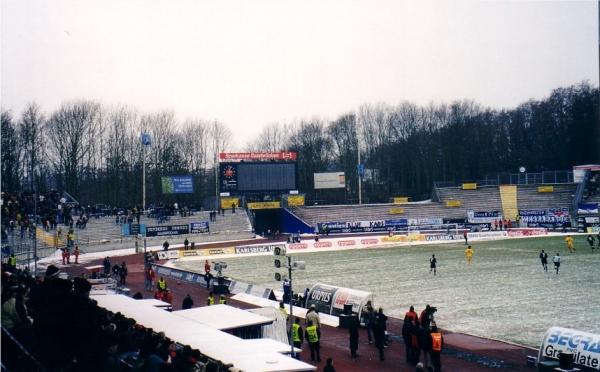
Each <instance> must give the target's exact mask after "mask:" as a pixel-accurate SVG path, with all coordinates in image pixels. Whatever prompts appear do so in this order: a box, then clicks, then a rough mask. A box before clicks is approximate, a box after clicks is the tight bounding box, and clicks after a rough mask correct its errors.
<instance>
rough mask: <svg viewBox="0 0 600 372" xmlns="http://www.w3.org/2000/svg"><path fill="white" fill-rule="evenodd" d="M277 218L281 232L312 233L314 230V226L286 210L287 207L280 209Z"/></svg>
mask: <svg viewBox="0 0 600 372" xmlns="http://www.w3.org/2000/svg"><path fill="white" fill-rule="evenodd" d="M279 218H280V221H279V225H280V226H281V232H283V233H286V234H295V233H298V231H300V233H302V234H313V233H314V232H315V228H314V227H312V226H310V225H309V224H307V223H306V222H304V221H302V220H301V219H300V218H298V217H297V216H296V215H295V214H293V213H292V212H290V211H289V210H287V208H283V209H281V213H280V214H279Z"/></svg>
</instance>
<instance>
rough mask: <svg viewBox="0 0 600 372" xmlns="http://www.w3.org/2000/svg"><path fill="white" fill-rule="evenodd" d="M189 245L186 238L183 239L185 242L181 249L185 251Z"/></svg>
mask: <svg viewBox="0 0 600 372" xmlns="http://www.w3.org/2000/svg"><path fill="white" fill-rule="evenodd" d="M189 245H190V241H189V240H188V239H187V238H185V240H184V241H183V249H184V250H186V251H187V250H188V246H189Z"/></svg>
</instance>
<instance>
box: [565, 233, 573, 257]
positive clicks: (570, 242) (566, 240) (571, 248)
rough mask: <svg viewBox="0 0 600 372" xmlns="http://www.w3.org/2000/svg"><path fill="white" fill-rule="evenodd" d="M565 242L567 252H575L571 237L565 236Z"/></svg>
mask: <svg viewBox="0 0 600 372" xmlns="http://www.w3.org/2000/svg"><path fill="white" fill-rule="evenodd" d="M565 242H566V243H567V249H568V250H569V253H573V252H575V245H574V244H573V238H572V237H571V235H567V237H566V238H565Z"/></svg>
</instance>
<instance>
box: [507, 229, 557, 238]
mask: <svg viewBox="0 0 600 372" xmlns="http://www.w3.org/2000/svg"><path fill="white" fill-rule="evenodd" d="M506 233H507V234H508V236H509V237H517V236H540V235H548V230H546V229H543V228H530V229H511V230H508V231H507V232H506Z"/></svg>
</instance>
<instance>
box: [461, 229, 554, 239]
mask: <svg viewBox="0 0 600 372" xmlns="http://www.w3.org/2000/svg"><path fill="white" fill-rule="evenodd" d="M537 230H544V231H546V230H545V229H537ZM534 235H535V234H534ZM538 235H542V234H538ZM543 235H545V234H543ZM507 236H509V235H508V232H507V231H484V232H473V233H468V234H467V237H468V238H469V239H477V240H487V239H498V238H505V237H507Z"/></svg>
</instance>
